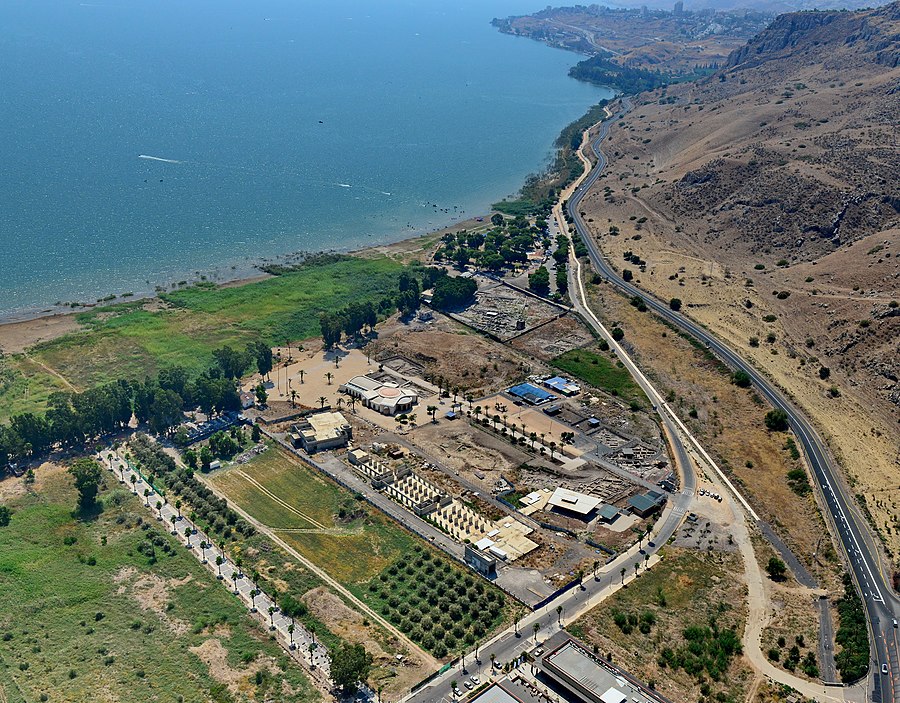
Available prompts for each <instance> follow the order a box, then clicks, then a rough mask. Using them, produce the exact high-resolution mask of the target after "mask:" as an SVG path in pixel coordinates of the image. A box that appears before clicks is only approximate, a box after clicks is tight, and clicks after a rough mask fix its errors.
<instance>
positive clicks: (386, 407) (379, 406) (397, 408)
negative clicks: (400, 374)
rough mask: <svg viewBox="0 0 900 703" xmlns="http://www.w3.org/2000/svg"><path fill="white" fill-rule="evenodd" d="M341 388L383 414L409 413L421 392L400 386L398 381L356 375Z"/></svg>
mask: <svg viewBox="0 0 900 703" xmlns="http://www.w3.org/2000/svg"><path fill="white" fill-rule="evenodd" d="M339 390H341V391H343V392H344V393H346V394H348V395H351V396H353V397H354V398H356V399H358V400H361V401H362V403H363V405H365V406H366V407H367V408H371V409H372V410H374V411H375V412H379V413H381V414H382V415H397V414H399V413H408V412H409V411H410V410H412V409H413V406H415V405H416V404H418V402H419V394H418V393H416V392H415V391H414V390H410V389H409V388H400V387H399V386H398V385H397V384H396V383H382V382H381V381H377V380H375V379H374V378H370V377H369V376H354V377H353V378H351V379H350V380H349V381H347V382H346V383H344V384H342V385H341V386H340V388H339Z"/></svg>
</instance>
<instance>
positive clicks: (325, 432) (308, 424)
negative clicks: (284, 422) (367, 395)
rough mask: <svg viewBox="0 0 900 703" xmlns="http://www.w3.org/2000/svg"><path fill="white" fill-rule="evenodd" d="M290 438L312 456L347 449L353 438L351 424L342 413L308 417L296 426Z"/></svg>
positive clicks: (317, 414)
mask: <svg viewBox="0 0 900 703" xmlns="http://www.w3.org/2000/svg"><path fill="white" fill-rule="evenodd" d="M293 429H294V431H293V432H292V433H291V435H290V437H291V440H292V442H293V444H294V446H297V445H302V446H303V449H305V450H306V451H307V452H309V453H310V454H313V453H315V452H320V451H325V450H327V449H336V448H338V447H346V446H347V442H349V441H350V439H352V437H353V429H352V428H351V427H350V423H349V422H347V419H346V418H345V417H344V416H343V415H341V414H340V413H332V412H324V413H314V414H312V415H307V416H306V417H305V418H303V419H302V420H300V422H298V423H297V424H296V425H294V428H293Z"/></svg>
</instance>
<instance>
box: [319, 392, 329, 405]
mask: <svg viewBox="0 0 900 703" xmlns="http://www.w3.org/2000/svg"><path fill="white" fill-rule="evenodd" d="M327 401H328V398H326V397H325V396H324V395H320V396H319V407H320V408H324V407H325V403H326V402H327Z"/></svg>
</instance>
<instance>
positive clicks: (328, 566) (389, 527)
mask: <svg viewBox="0 0 900 703" xmlns="http://www.w3.org/2000/svg"><path fill="white" fill-rule="evenodd" d="M209 482H210V483H211V484H212V485H213V486H214V487H215V489H216V490H217V491H219V492H220V493H222V494H224V495H225V496H226V497H227V498H228V500H229V501H231V502H232V503H233V504H235V505H238V506H240V507H241V508H242V509H244V510H246V511H247V512H248V513H249V514H251V515H253V516H254V517H255V518H256V519H258V520H259V521H260V522H262V523H264V524H265V525H266V526H268V527H270V528H272V530H273V532H274V533H275V534H277V536H278V537H279V538H280V539H282V540H284V541H285V542H286V543H287V544H289V545H290V546H291V547H292V548H294V549H296V550H297V552H298V553H300V554H301V555H303V556H304V557H305V558H307V559H309V560H310V561H311V562H313V563H314V564H316V565H317V566H319V567H320V568H322V569H323V570H324V571H325V572H326V573H328V574H329V575H330V576H331V577H333V578H334V579H336V580H337V581H339V582H340V583H341V584H343V585H344V586H346V587H347V588H348V589H349V590H350V591H351V592H352V593H353V594H354V595H356V596H357V597H358V598H359V599H360V600H362V601H363V602H365V603H367V604H369V605H370V606H371V607H372V608H373V609H374V610H375V611H376V612H378V613H380V614H381V615H382V616H383V617H384V618H385V619H386V620H387V621H388V622H390V623H391V624H393V625H395V626H396V627H398V628H399V629H400V630H401V631H402V632H404V633H405V634H406V635H408V636H409V637H410V638H411V639H412V641H414V642H416V643H417V644H419V645H421V646H422V647H423V648H425V649H426V650H428V651H429V652H431V653H432V654H434V655H435V656H436V657H438V658H443V657H445V656H447V655H449V654H452V653H453V652H454V651H455V649H454V647H455V646H456V645H457V643H458V644H459V645H460V646H462V645H465V644H469V643H472V642H474V641H475V640H476V639H480V638H481V636H483V635H484V634H486V633H487V632H490V631H491V630H493V629H494V628H495V627H496V626H497V625H499V624H500V623H501V622H503V620H504V617H505V611H506V608H505V605H504V602H505V599H504V596H503V595H502V594H501V593H500V592H499V591H497V590H496V589H494V588H493V587H491V586H489V585H488V584H486V583H484V582H482V581H481V580H480V579H478V578H476V577H475V576H474V575H472V574H470V573H467V572H466V570H465V569H463V568H462V567H461V566H458V565H456V564H454V563H451V562H450V560H449V559H448V558H446V557H444V556H443V555H442V554H439V553H437V552H436V551H434V550H432V549H431V548H430V547H427V546H425V545H424V544H422V543H421V542H420V541H419V540H418V538H416V537H414V536H413V535H411V534H410V533H408V532H406V531H405V530H403V529H402V528H400V527H399V526H398V525H396V524H395V523H394V522H393V521H392V520H390V519H389V518H387V517H386V516H384V515H382V514H381V513H380V512H378V511H377V510H375V509H374V508H371V507H370V506H369V505H368V504H366V503H364V502H362V501H358V500H356V499H355V498H354V496H353V495H351V494H350V493H349V492H348V491H346V490H345V489H343V488H341V487H340V486H338V485H336V484H334V483H332V482H331V481H330V480H329V479H328V478H327V477H325V476H322V475H320V474H317V473H315V472H314V471H312V470H311V469H309V468H307V467H306V466H305V465H304V464H302V463H301V462H299V461H298V460H297V459H295V458H294V457H292V456H291V455H290V454H288V453H287V452H285V451H282V450H279V449H274V448H273V449H270V450H269V451H267V452H265V453H264V454H262V455H261V456H259V457H256V458H254V459H253V460H252V461H250V462H249V463H247V464H243V465H240V466H235V467H232V468H229V469H225V470H223V471H220V472H217V473H214V474H212V475H211V476H210V477H209ZM431 581H433V582H434V586H435V588H434V589H431V588H427V589H426V590H427V591H428V592H427V593H425V592H419V591H420V590H423V589H422V587H423V584H428V583H429V582H431ZM457 608H458V610H459V612H458V613H456V609H457ZM414 611H418V613H419V616H420V618H421V620H420V621H414V618H413V617H412V614H413V612H414ZM450 611H452V612H454V613H456V617H455V619H454V620H453V621H452V623H447V624H448V625H451V624H452V626H451V627H449V628H444V627H443V624H442V621H443V620H445V619H446V618H445V617H444V616H445V615H446V614H447V613H448V612H450ZM426 616H427V619H426ZM439 627H441V628H443V629H438V628H439ZM426 628H427V630H428V631H429V632H428V633H426V632H425V630H426ZM426 634H430V636H429V637H426V636H425V635H426ZM451 645H453V646H452V647H451Z"/></svg>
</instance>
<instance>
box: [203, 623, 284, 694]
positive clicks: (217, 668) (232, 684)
mask: <svg viewBox="0 0 900 703" xmlns="http://www.w3.org/2000/svg"><path fill="white" fill-rule="evenodd" d="M188 649H189V651H190V652H191V653H193V654H196V655H197V657H198V658H199V659H200V661H202V662H203V663H204V664H206V666H207V668H208V669H209V675H210V676H212V677H213V678H214V679H215V680H216V681H218V682H219V683H223V684H225V685H226V686H228V690H229V691H231V693H232V694H234V695H241V694H242V693H249V692H250V690H251V684H250V677H251V676H252V675H253V674H255V673H256V672H257V671H261V670H262V669H267V668H271V669H275V666H274V664H272V662H269V661H266V660H265V659H261V658H259V657H258V658H257V659H256V660H255V661H252V662H250V664H249V665H247V666H246V667H245V668H243V669H236V668H234V667H232V666H230V665H229V664H228V650H227V649H226V648H225V646H224V645H223V644H222V642H221V641H220V640H219V639H218V638H215V637H213V638H210V639H208V640H206V641H205V642H204V643H203V644H201V645H199V646H197V647H189V648H188ZM241 700H245V697H243V696H242V697H241Z"/></svg>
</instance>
